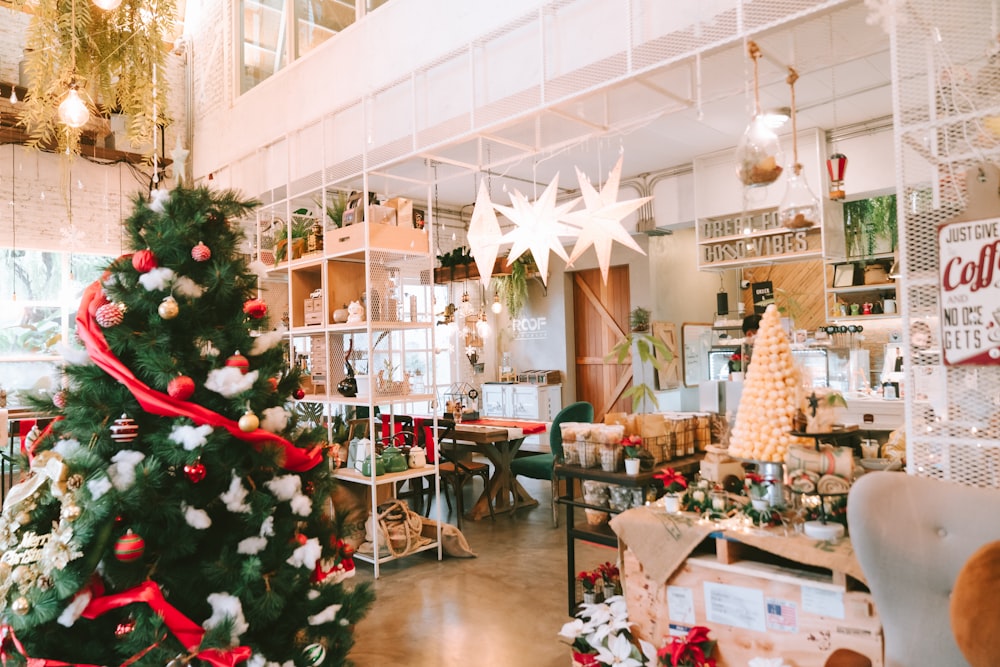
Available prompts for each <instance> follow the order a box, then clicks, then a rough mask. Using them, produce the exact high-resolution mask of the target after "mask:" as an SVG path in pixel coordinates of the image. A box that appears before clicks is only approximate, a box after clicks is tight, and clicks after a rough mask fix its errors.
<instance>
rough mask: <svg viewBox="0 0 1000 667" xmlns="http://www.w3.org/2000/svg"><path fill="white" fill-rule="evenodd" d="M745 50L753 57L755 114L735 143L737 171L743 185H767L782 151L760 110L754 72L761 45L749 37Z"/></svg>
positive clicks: (773, 178) (778, 169)
mask: <svg viewBox="0 0 1000 667" xmlns="http://www.w3.org/2000/svg"><path fill="white" fill-rule="evenodd" d="M747 50H748V51H749V54H750V58H751V59H752V60H753V102H754V115H753V118H752V119H751V120H750V124H749V125H748V126H747V129H746V131H744V132H743V136H742V137H740V141H739V143H738V144H737V145H736V173H737V175H738V176H739V179H740V181H741V182H742V183H743V185H745V186H747V187H750V188H752V187H757V186H761V185H769V184H771V183H774V182H775V181H776V180H778V177H779V176H781V172H782V167H781V162H782V160H783V158H784V156H783V155H782V153H781V142H780V141H779V140H778V135H777V134H775V133H774V130H773V129H771V127H770V125H769V123H768V122H767V119H766V117H765V116H764V114H762V113H761V111H760V93H759V90H758V72H757V69H758V68H757V61H758V60H760V56H761V53H760V47H758V46H757V43H756V42H753V41H750V42H749V43H748V44H747Z"/></svg>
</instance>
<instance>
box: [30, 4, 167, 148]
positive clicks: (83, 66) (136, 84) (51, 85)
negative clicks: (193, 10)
mask: <svg viewBox="0 0 1000 667" xmlns="http://www.w3.org/2000/svg"><path fill="white" fill-rule="evenodd" d="M29 5H30V10H31V20H30V22H29V23H28V30H27V37H26V40H25V60H26V65H25V67H26V72H27V76H28V94H27V97H26V99H25V101H24V108H23V110H22V112H21V116H20V119H19V120H20V123H21V124H22V125H24V126H25V127H26V128H27V130H28V134H29V136H30V139H29V141H28V145H29V146H34V147H40V148H55V149H58V150H59V151H65V150H67V149H68V150H69V151H70V152H79V141H80V135H81V130H80V128H76V129H74V128H69V127H67V126H65V125H63V124H62V123H61V122H60V120H59V113H58V110H59V104H60V103H61V102H62V101H63V99H64V98H65V97H66V94H67V92H68V91H69V89H70V86H71V85H74V84H75V85H76V86H77V87H78V88H79V90H80V96H81V97H82V98H83V100H84V101H85V103H86V104H87V106H88V107H89V110H90V112H91V114H92V115H93V114H98V115H103V116H107V115H109V114H110V113H111V112H112V111H114V112H117V113H121V114H124V115H126V116H127V117H128V127H127V131H128V136H129V138H130V139H131V141H132V143H133V145H139V144H143V143H149V142H150V141H152V139H153V127H154V119H155V124H156V125H160V126H164V125H168V124H169V123H170V114H169V112H168V109H167V105H166V101H167V100H168V99H169V87H168V85H167V78H168V77H167V71H166V66H165V64H166V55H167V54H168V53H169V49H167V48H164V45H165V44H168V43H169V40H170V39H172V35H168V30H172V29H173V27H174V15H175V0H157V2H154V3H150V2H147V1H146V0H124V2H122V4H121V6H120V7H119V8H118V9H116V10H114V11H104V10H102V9H99V8H97V7H96V6H95V5H94V4H93V3H92V2H88V1H86V0H75V1H73V2H67V1H66V0H31V1H30V2H29V0H14V6H15V7H18V8H20V7H25V6H29ZM154 68H155V69H156V71H157V73H158V75H157V76H156V77H155V79H156V83H155V84H154V83H153V81H154V75H153V71H154Z"/></svg>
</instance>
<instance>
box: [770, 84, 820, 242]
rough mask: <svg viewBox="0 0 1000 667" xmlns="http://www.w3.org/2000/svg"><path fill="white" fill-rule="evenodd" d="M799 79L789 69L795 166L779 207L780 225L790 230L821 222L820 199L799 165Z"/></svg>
mask: <svg viewBox="0 0 1000 667" xmlns="http://www.w3.org/2000/svg"><path fill="white" fill-rule="evenodd" d="M798 78H799V73H798V72H796V71H795V68H794V67H789V68H788V77H787V78H786V79H785V80H786V81H787V82H788V86H789V88H791V91H792V152H793V155H794V165H793V167H792V175H791V176H790V177H789V179H788V185H787V186H786V188H785V196H784V197H783V198H782V199H781V205H780V206H778V223H779V224H781V225H783V226H785V227H788V228H790V229H803V228H806V227H812V226H813V225H815V224H816V223H817V222H818V221H819V199H818V198H817V197H816V195H814V194H813V193H812V190H810V189H809V184H808V183H806V176H805V174H803V173H802V165H801V164H799V141H798V137H797V136H796V133H797V128H796V123H795V82H796V81H797V80H798Z"/></svg>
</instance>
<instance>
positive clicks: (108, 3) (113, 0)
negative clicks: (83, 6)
mask: <svg viewBox="0 0 1000 667" xmlns="http://www.w3.org/2000/svg"><path fill="white" fill-rule="evenodd" d="M94 4H95V5H97V6H98V7H100V8H101V9H103V10H104V11H106V12H110V11H114V10H116V9H118V6H119V5H120V4H122V0H94Z"/></svg>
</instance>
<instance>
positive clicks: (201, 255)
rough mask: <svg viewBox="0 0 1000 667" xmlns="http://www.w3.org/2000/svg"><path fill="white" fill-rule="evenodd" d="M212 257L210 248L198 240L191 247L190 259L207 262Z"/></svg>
mask: <svg viewBox="0 0 1000 667" xmlns="http://www.w3.org/2000/svg"><path fill="white" fill-rule="evenodd" d="M211 258H212V250H211V248H209V247H208V246H207V245H205V244H204V243H202V242H201V241H198V245H196V246H195V247H193V248H191V259H193V260H194V261H196V262H207V261H208V260H209V259H211Z"/></svg>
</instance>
